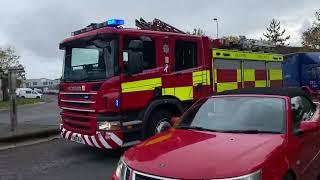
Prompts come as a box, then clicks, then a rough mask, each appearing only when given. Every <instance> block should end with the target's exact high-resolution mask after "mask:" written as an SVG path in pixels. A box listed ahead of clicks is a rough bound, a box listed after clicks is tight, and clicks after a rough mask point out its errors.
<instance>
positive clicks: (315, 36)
mask: <svg viewBox="0 0 320 180" xmlns="http://www.w3.org/2000/svg"><path fill="white" fill-rule="evenodd" d="M315 17H316V21H314V22H313V25H312V26H311V28H308V29H307V30H305V31H304V32H303V33H302V44H303V46H305V47H308V48H313V49H320V9H319V10H318V11H317V12H315Z"/></svg>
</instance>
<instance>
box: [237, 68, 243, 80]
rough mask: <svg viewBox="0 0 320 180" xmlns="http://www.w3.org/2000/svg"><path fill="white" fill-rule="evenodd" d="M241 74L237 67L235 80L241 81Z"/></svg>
mask: <svg viewBox="0 0 320 180" xmlns="http://www.w3.org/2000/svg"><path fill="white" fill-rule="evenodd" d="M241 76H242V75H241V69H237V81H238V82H241V81H242V80H241V79H242V78H241Z"/></svg>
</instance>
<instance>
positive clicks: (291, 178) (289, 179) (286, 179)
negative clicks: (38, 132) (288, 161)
mask: <svg viewBox="0 0 320 180" xmlns="http://www.w3.org/2000/svg"><path fill="white" fill-rule="evenodd" d="M282 180H295V178H294V176H293V175H292V174H291V173H289V172H288V173H287V174H285V175H284V176H283V178H282Z"/></svg>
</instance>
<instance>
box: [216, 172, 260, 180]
mask: <svg viewBox="0 0 320 180" xmlns="http://www.w3.org/2000/svg"><path fill="white" fill-rule="evenodd" d="M214 180H261V170H258V171H256V172H254V173H251V174H247V175H244V176H239V177H233V178H226V179H214Z"/></svg>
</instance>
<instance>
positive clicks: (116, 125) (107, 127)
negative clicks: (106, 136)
mask: <svg viewBox="0 0 320 180" xmlns="http://www.w3.org/2000/svg"><path fill="white" fill-rule="evenodd" d="M97 126H98V130H100V131H116V130H120V129H121V125H120V122H119V121H114V122H108V121H101V122H99V121H98V122H97Z"/></svg>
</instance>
